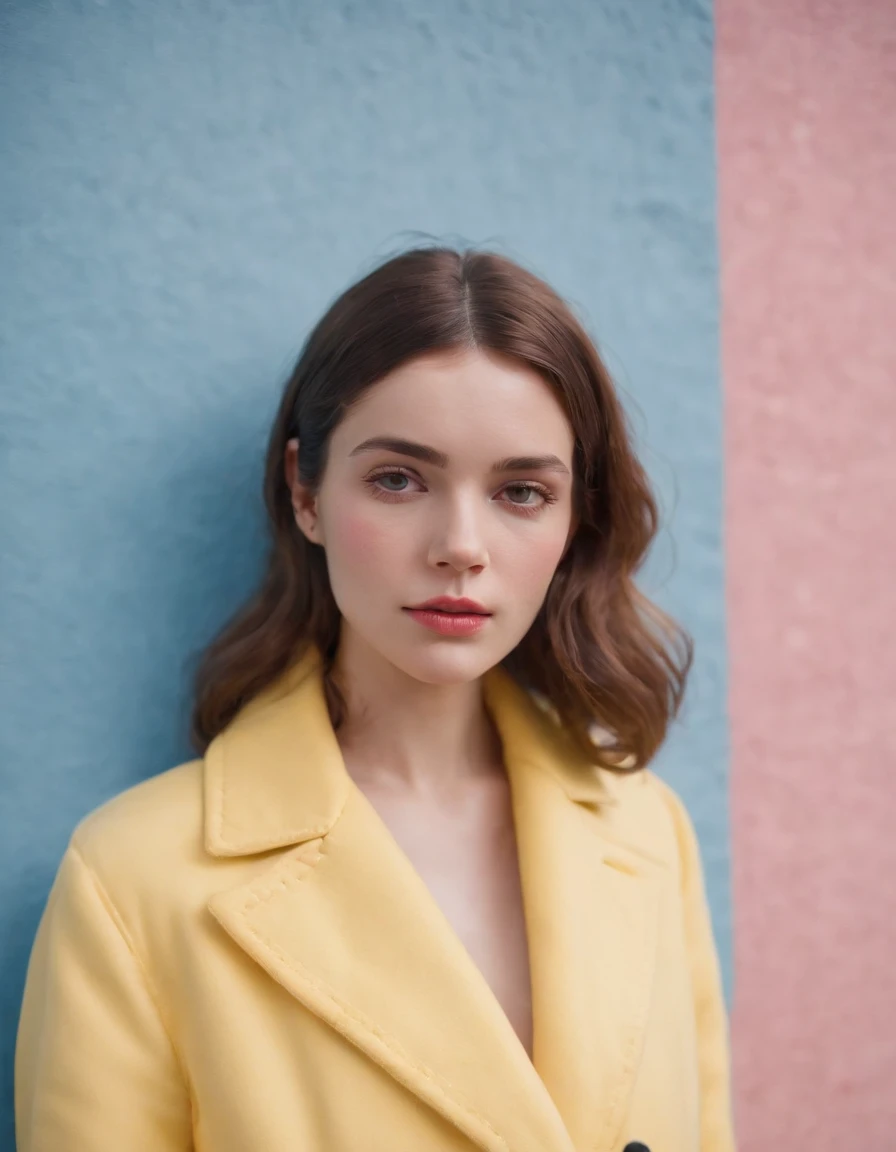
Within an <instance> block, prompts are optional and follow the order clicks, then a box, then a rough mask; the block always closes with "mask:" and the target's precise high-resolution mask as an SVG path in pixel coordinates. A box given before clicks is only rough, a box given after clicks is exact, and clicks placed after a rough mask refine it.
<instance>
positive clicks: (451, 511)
mask: <svg viewBox="0 0 896 1152" xmlns="http://www.w3.org/2000/svg"><path fill="white" fill-rule="evenodd" d="M484 518H485V512H484V510H483V509H482V508H481V506H480V505H479V502H478V501H477V500H476V498H475V496H473V495H472V494H471V495H469V496H466V497H465V496H463V495H460V494H459V495H456V496H454V497H453V498H452V499H451V501H450V502H449V503H448V504H447V505H446V507H445V508H444V509H443V510H442V511H441V512H439V513H435V514H434V520H433V528H432V534H431V537H430V544H429V557H428V559H429V563H430V564H432V565H433V566H435V567H444V566H445V565H447V566H448V567H450V568H454V569H455V570H456V571H458V572H463V571H466V570H467V569H468V568H484V567H485V566H486V565H487V564H488V548H487V546H486V542H485V526H484V522H483V521H484Z"/></svg>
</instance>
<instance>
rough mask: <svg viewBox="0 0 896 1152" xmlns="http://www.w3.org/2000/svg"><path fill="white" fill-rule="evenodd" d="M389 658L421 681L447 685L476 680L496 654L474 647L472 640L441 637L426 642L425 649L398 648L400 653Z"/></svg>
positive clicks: (490, 663)
mask: <svg viewBox="0 0 896 1152" xmlns="http://www.w3.org/2000/svg"><path fill="white" fill-rule="evenodd" d="M391 659H392V663H393V664H394V665H395V666H396V667H397V668H400V669H401V670H402V671H403V672H404V673H405V674H406V675H408V676H411V677H413V678H414V679H415V680H419V681H420V682H421V683H422V684H433V685H436V684H438V685H448V684H468V683H470V681H472V680H478V679H479V677H480V676H482V675H484V673H486V672H487V671H488V670H489V669H490V668H491V667H492V666H493V665H494V664H496V663H497V662H498V659H500V657H498V658H493V656H492V653H491V652H490V651H486V650H485V648H484V646H480V647H479V648H478V650H477V648H476V646H475V643H472V644H471V643H469V642H468V641H467V642H461V643H458V642H457V641H448V642H447V643H446V642H444V641H443V642H442V643H436V644H430V645H429V647H428V649H422V650H421V649H418V650H417V651H415V652H402V653H401V654H400V656H399V654H398V653H396V657H395V658H391Z"/></svg>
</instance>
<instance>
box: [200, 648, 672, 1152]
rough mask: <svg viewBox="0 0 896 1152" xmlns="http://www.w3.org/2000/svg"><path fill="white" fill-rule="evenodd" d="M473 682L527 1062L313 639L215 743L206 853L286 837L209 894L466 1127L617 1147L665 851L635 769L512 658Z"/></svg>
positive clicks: (296, 989) (354, 1034)
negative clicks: (569, 725)
mask: <svg viewBox="0 0 896 1152" xmlns="http://www.w3.org/2000/svg"><path fill="white" fill-rule="evenodd" d="M483 687H484V693H485V701H486V706H487V707H488V709H489V711H490V713H491V715H492V717H493V719H494V722H495V725H496V728H497V730H498V733H499V736H500V738H501V742H502V747H503V754H504V761H505V765H506V768H507V772H508V777H509V779H510V783H511V791H512V802H513V809H514V820H515V825H516V835H517V843H518V850H519V860H520V875H521V881H522V888H523V899H524V905H525V915H526V924H527V934H528V938H529V961H530V970H531V978H532V1003H533V1018H534V1029H535V1037H534V1053H533V1059H532V1060H531V1061H530V1060H529V1058H528V1056H527V1054H526V1052H525V1050H524V1049H523V1047H522V1045H521V1044H520V1043H519V1040H518V1038H517V1036H516V1033H515V1032H514V1031H513V1029H512V1027H511V1026H510V1023H509V1021H508V1020H507V1018H506V1016H504V1014H503V1012H502V1011H501V1008H500V1006H499V1004H498V1002H497V1000H496V998H495V997H494V995H493V993H492V992H491V989H490V988H489V987H488V985H487V983H486V981H485V979H484V977H483V976H482V974H481V973H480V972H479V970H478V969H477V968H476V966H475V964H474V963H473V960H472V958H471V957H470V956H469V954H468V953H467V952H466V949H465V948H464V947H463V945H462V943H461V942H460V940H459V938H458V937H457V936H456V934H455V933H454V931H453V929H452V928H451V926H450V924H449V923H448V921H447V920H446V918H445V917H444V915H443V914H442V913H441V911H440V909H439V908H438V906H437V905H436V902H435V900H434V899H433V898H432V896H431V895H430V893H429V892H428V890H427V889H426V887H425V885H424V884H423V881H422V879H421V878H420V876H419V875H418V874H417V872H416V871H415V869H414V868H413V867H412V865H411V863H410V861H409V860H408V859H407V857H406V856H405V855H404V853H403V852H402V851H401V849H400V847H399V846H398V845H397V843H396V842H395V841H394V840H393V838H392V837H391V836H390V834H389V832H388V830H387V829H386V827H385V825H384V824H383V822H382V821H381V820H380V819H379V817H378V815H377V813H376V812H375V810H374V809H373V807H372V805H371V804H370V803H369V802H368V801H367V799H366V797H365V796H364V795H363V793H362V792H361V791H360V790H359V789H358V788H357V787H356V786H355V785H354V782H353V781H352V780H351V778H350V777H349V775H348V773H347V771H346V769H345V765H344V762H343V759H342V756H341V752H340V749H339V745H338V743H337V741H336V736H335V733H334V731H333V728H332V725H331V724H330V721H329V716H328V713H327V709H326V702H325V697H324V692H323V680H322V676H321V668H320V658H319V654H318V653H317V652H316V651H314V650H312V651H310V652H309V653H308V654H306V656H305V657H304V659H302V660H301V661H299V663H298V664H297V665H296V666H295V667H294V668H292V669H291V670H290V671H289V672H288V673H286V674H285V675H284V676H283V677H282V678H281V680H280V681H278V683H277V684H276V685H274V686H273V687H272V688H271V689H269V690H268V691H267V692H265V693H264V694H263V696H260V697H258V698H256V700H254V701H253V702H252V703H251V704H250V705H248V706H246V707H245V708H244V709H243V710H242V711H241V712H240V713H239V715H238V716H237V718H236V719H235V720H234V722H233V723H232V724H231V725H230V726H229V727H228V728H227V729H226V730H225V731H224V732H222V733H221V734H220V735H219V736H218V737H217V738H216V739H215V741H214V742H213V743H212V744H211V745H210V747H209V749H208V752H207V754H206V761H205V790H206V792H205V797H206V830H205V838H206V846H207V849H208V851H209V852H210V853H212V854H213V855H216V856H240V855H242V856H248V855H253V854H258V853H268V852H270V851H271V850H273V849H278V848H279V849H283V851H281V852H279V853H277V854H276V855H275V856H274V858H273V860H271V858H270V857H265V858H263V859H261V860H260V861H259V865H258V869H257V870H255V871H253V873H252V878H251V879H250V880H249V882H248V883H246V882H245V881H243V882H241V883H240V884H239V885H238V886H237V887H235V888H230V889H228V890H225V891H222V892H219V893H217V894H216V895H215V896H213V897H212V899H211V900H210V902H209V908H210V910H211V912H212V914H213V915H214V916H215V917H216V919H217V920H218V921H219V923H220V924H221V925H222V926H223V927H224V928H225V929H226V931H227V932H228V933H229V934H230V935H231V937H232V938H233V939H234V941H235V942H236V943H237V944H238V945H240V946H241V947H242V948H243V949H244V950H245V951H246V952H247V953H248V954H249V955H250V956H252V957H253V959H254V960H255V961H256V962H257V963H258V964H259V965H260V966H261V967H262V968H264V969H265V970H266V971H267V972H268V973H269V975H270V976H272V977H273V978H274V979H275V980H277V981H278V982H279V983H280V984H282V985H283V987H285V988H286V989H287V990H288V991H289V992H291V994H292V995H293V996H295V997H296V999H298V1000H299V1001H300V1002H301V1003H303V1004H304V1005H305V1007H306V1008H308V1009H310V1010H311V1011H313V1012H315V1013H316V1014H317V1015H318V1016H320V1017H321V1018H322V1019H323V1020H325V1021H327V1022H328V1023H329V1024H330V1025H331V1026H332V1027H333V1028H335V1029H336V1030H337V1031H339V1032H341V1033H342V1034H343V1035H344V1036H345V1037H346V1039H347V1040H349V1041H350V1042H351V1043H352V1044H354V1045H355V1046H357V1047H358V1048H359V1049H361V1050H362V1051H363V1052H365V1053H366V1054H367V1055H368V1056H369V1057H370V1058H371V1059H372V1060H374V1061H375V1062H376V1063H378V1064H379V1065H380V1066H381V1067H382V1068H384V1069H385V1070H386V1071H388V1072H389V1073H390V1074H391V1075H392V1076H393V1077H394V1078H395V1079H396V1080H397V1081H399V1082H400V1083H402V1084H403V1085H404V1086H405V1087H406V1088H408V1089H410V1090H411V1091H412V1092H414V1093H416V1094H417V1095H418V1096H419V1097H420V1098H421V1099H422V1100H424V1101H426V1103H427V1104H429V1106H430V1107H432V1108H433V1109H435V1110H436V1111H437V1112H439V1113H440V1114H441V1115H442V1116H443V1117H444V1118H445V1119H447V1120H448V1121H449V1122H451V1123H453V1124H454V1125H455V1126H456V1127H457V1128H459V1129H460V1130H461V1131H462V1132H464V1133H465V1135H466V1136H467V1137H468V1139H469V1140H471V1141H472V1143H473V1144H474V1145H475V1146H476V1147H478V1148H480V1149H483V1150H485V1152H507V1150H508V1149H512V1150H513V1152H575V1150H576V1149H579V1148H581V1149H584V1148H597V1147H612V1146H614V1140H615V1139H616V1137H617V1136H618V1133H619V1131H620V1129H621V1125H622V1123H623V1120H624V1116H625V1110H626V1108H627V1104H628V1100H629V1097H630V1094H631V1090H632V1087H633V1084H634V1079H635V1073H636V1068H637V1063H638V1059H639V1055H640V1051H641V1044H642V1042H643V1036H644V1032H645V1028H646V1019H647V1011H648V1005H649V1002H650V991H651V986H652V980H653V966H654V962H655V951H656V940H657V935H656V933H657V924H658V920H659V907H660V899H661V893H662V889H663V877H662V874H663V873H664V871H665V869H664V868H663V864H664V863H665V861H664V859H663V858H662V853H661V852H660V853H659V854H658V852H657V849H656V848H655V847H654V845H655V844H657V843H661V842H662V840H663V831H662V828H661V827H660V824H659V818H658V817H657V815H656V813H655V812H654V811H653V809H652V808H651V803H650V799H649V797H650V795H652V790H650V789H648V788H646V787H644V786H643V785H644V777H643V774H639V776H638V777H632V778H619V777H612V776H611V775H610V774H607V773H602V772H600V771H599V770H596V769H594V768H593V767H591V766H590V765H589V764H588V763H587V762H586V761H585V759H584V757H583V756H582V755H581V754H580V753H578V752H576V751H575V749H574V748H573V747H571V746H570V745H569V743H568V741H567V740H566V738H565V737H564V736H563V734H562V731H561V730H560V728H559V727H558V726H557V724H556V723H555V722H554V721H553V720H552V719H551V718H550V716H549V714H548V713H547V712H546V711H545V710H543V709H541V708H539V707H538V706H537V705H536V704H535V703H534V701H533V699H532V697H531V696H530V695H529V694H528V693H527V692H525V691H524V690H523V689H522V688H520V687H519V686H518V685H517V684H516V682H515V681H514V680H513V679H512V678H511V677H510V676H509V674H508V673H506V672H505V671H504V670H503V669H501V668H496V669H492V670H491V672H489V673H488V674H487V676H486V678H485V681H484V685H483ZM623 799H625V802H622V801H623ZM243 875H245V874H243Z"/></svg>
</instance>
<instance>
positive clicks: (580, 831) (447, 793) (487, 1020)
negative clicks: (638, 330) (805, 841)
mask: <svg viewBox="0 0 896 1152" xmlns="http://www.w3.org/2000/svg"><path fill="white" fill-rule="evenodd" d="M265 497H266V502H267V509H268V513H269V516H270V521H271V527H272V531H273V548H272V552H271V557H270V563H269V567H268V571H267V575H266V576H265V578H264V581H263V584H262V587H261V589H260V590H259V592H258V594H257V595H256V596H255V598H254V599H253V600H252V601H251V603H250V604H249V605H248V606H247V607H246V608H245V609H244V610H243V611H242V612H241V613H240V614H239V616H238V617H237V618H236V619H235V620H234V621H232V622H231V624H230V625H229V626H228V627H227V629H226V630H225V631H224V633H223V634H222V635H221V636H220V638H219V639H218V640H217V641H216V642H215V644H214V645H213V646H212V647H211V649H210V650H209V652H208V653H207V654H206V657H205V659H204V662H203V663H202V665H201V667H200V671H199V675H198V680H197V694H196V703H195V710H194V715H193V735H194V740H195V743H196V747H197V751H198V752H199V754H200V755H199V758H197V759H195V760H193V761H191V762H189V763H187V764H183V765H181V766H179V767H176V768H174V769H172V770H171V771H169V772H166V773H163V774H162V775H160V776H158V777H156V778H155V779H151V780H148V781H146V782H144V783H142V784H140V785H138V786H137V787H135V788H132V789H130V790H129V791H127V792H125V793H123V794H122V795H120V796H118V797H117V798H115V799H114V800H112V801H111V802H109V803H108V804H106V805H104V806H103V807H102V808H100V809H99V810H98V811H96V812H94V813H93V814H91V815H90V816H89V817H87V819H86V820H84V821H83V822H82V823H81V825H80V826H79V827H78V829H77V830H76V831H75V833H74V835H73V838H72V841H71V844H70V846H69V848H68V851H67V852H66V855H65V858H64V859H63V861H62V864H61V866H60V869H59V873H58V876H57V878H56V881H55V884H54V887H53V890H52V894H51V896H50V899H49V903H48V906H47V910H46V912H45V914H44V917H43V920H42V922H41V926H40V929H39V932H38V936H37V940H36V943H35V946H34V950H33V954H32V957H31V963H30V968H29V974H28V982H27V987H26V992H25V1000H24V1006H23V1011H22V1017H21V1023H20V1030H19V1041H18V1048H17V1067H16V1077H17V1124H18V1137H19V1148H20V1152H51V1150H52V1152H62V1150H65V1152H81V1150H84V1152H87V1150H90V1152H107V1150H108V1152H111V1150H113V1149H115V1150H116V1152H121V1150H124V1149H127V1152H144V1150H145V1152H150V1150H152V1152H156V1150H158V1152H167V1150H175V1149H177V1150H186V1149H191V1148H195V1149H197V1150H201V1152H250V1150H251V1152H294V1150H296V1149H301V1150H302V1152H331V1150H332V1152H387V1150H389V1152H393V1150H394V1149H398V1148H401V1149H408V1150H413V1152H452V1150H456V1152H461V1150H468V1149H472V1148H479V1149H486V1150H489V1152H498V1150H499V1149H501V1150H512V1152H574V1150H581V1152H584V1150H585V1149H588V1150H589V1152H618V1150H620V1149H622V1148H623V1147H624V1146H629V1145H630V1146H631V1147H632V1148H638V1147H641V1146H647V1147H649V1148H651V1149H653V1152H696V1150H698V1149H699V1150H701V1152H726V1150H728V1149H731V1148H733V1137H732V1130H731V1120H730V1107H729V1094H728V1091H729V1090H728V1047H727V1023H726V1017H725V1010H724V1004H723V999H722V993H721V987H720V981H719V971H718V961H717V956H716V952H715V948H714V944H713V938H712V932H711V927H710V922H709V917H708V911H707V905H706V901H705V896H704V889H703V882H702V877H701V866H700V858H699V854H698V848H697V843H696V840H695V836H694V831H693V828H692V825H691V822H690V820H689V818H688V816H687V814H686V812H685V810H684V808H683V807H682V804H681V802H680V800H679V799H678V798H677V796H676V795H675V793H674V792H673V791H672V790H670V788H669V787H668V786H667V785H665V784H664V783H662V782H661V781H660V780H659V779H658V778H657V777H656V776H655V775H654V774H653V773H652V772H651V771H650V770H649V769H648V768H647V764H648V763H649V761H650V759H651V757H652V756H653V755H654V753H655V752H656V750H657V748H658V747H659V746H660V744H661V742H662V740H663V738H664V735H665V733H666V730H667V728H668V725H669V723H670V721H671V720H672V718H673V717H674V715H675V713H676V711H677V709H678V707H679V704H680V701H681V698H682V693H683V691H684V687H685V680H686V676H687V672H688V668H689V664H690V645H689V642H688V640H687V638H686V637H685V636H684V634H683V633H682V632H680V630H678V629H677V628H676V626H675V625H674V624H673V623H672V622H671V621H670V620H668V619H667V618H666V617H665V616H664V615H663V614H662V613H661V612H660V611H659V610H658V609H657V608H655V607H654V606H652V605H651V604H650V603H648V602H647V601H646V600H645V599H644V598H643V596H642V595H640V594H639V592H638V591H637V590H636V588H635V585H634V583H633V574H634V573H635V571H636V570H637V568H638V566H639V564H640V562H641V560H642V558H643V557H644V555H645V552H646V550H647V548H648V546H649V544H650V541H651V539H652V537H653V535H654V532H655V529H656V509H655V505H654V502H653V499H652V497H651V494H650V490H649V487H648V483H647V480H646V478H645V474H644V472H643V470H642V468H641V466H640V465H639V463H638V461H637V460H636V458H635V456H634V455H633V452H632V448H631V445H630V443H629V438H628V434H627V431H626V425H625V420H624V416H623V412H622V410H621V408H620V404H619V401H618V399H617V397H616V395H615V394H614V390H613V386H612V383H611V381H610V379H609V377H608V374H607V371H606V369H605V368H604V366H603V364H602V363H601V361H600V359H599V357H598V355H597V352H596V351H595V349H594V347H593V345H592V344H591V343H590V341H589V340H588V337H587V336H586V334H585V332H584V331H583V329H582V328H581V326H580V325H579V323H578V322H577V321H576V319H575V318H574V317H573V315H572V314H571V312H570V311H569V309H568V308H567V307H566V306H565V305H564V303H563V302H562V301H561V300H560V299H559V298H558V297H557V296H556V295H555V293H554V292H553V291H552V290H551V289H550V288H549V287H548V286H547V285H545V284H544V283H543V282H542V281H540V280H539V279H537V278H536V277H534V276H533V275H531V274H529V273H528V272H526V271H524V270H523V269H522V268H520V267H518V266H517V265H515V264H514V263H512V262H510V261H508V260H506V259H504V258H501V257H499V256H496V255H492V254H488V253H475V252H466V253H458V252H454V251H451V250H449V249H444V248H425V249H417V250H413V251H410V252H406V253H405V254H403V255H401V256H399V257H397V258H395V259H393V260H390V261H389V262H387V263H385V264H384V265H382V266H381V267H380V268H378V269H377V270H375V271H374V272H372V273H371V274H370V275H368V276H366V277H365V278H364V279H363V280H361V281H360V282H359V283H358V284H356V285H355V286H354V287H352V288H350V289H349V290H348V291H347V292H346V293H345V294H344V295H343V296H342V297H341V298H340V299H338V300H337V301H336V302H335V304H333V306H332V307H331V308H330V310H329V311H328V312H327V314H326V315H325V316H324V318H323V319H322V320H321V321H320V323H319V324H318V325H317V327H316V328H315V330H314V331H313V333H312V334H311V336H310V338H309V340H308V342H307V344H306V346H305V348H304V350H303V352H302V354H301V357H300V359H299V361H298V364H297V366H296V368H295V371H294V373H293V375H292V377H291V379H290V381H289V383H288V385H287V388H286V391H285V394H284V396H283V400H282V403H281V405H280V409H279V412H278V414H277V417H276V421H275V424H274V428H273V432H272V435H271V439H270V447H269V452H268V460H267V474H266V478H265Z"/></svg>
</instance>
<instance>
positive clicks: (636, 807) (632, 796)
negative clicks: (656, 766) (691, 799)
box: [600, 768, 694, 871]
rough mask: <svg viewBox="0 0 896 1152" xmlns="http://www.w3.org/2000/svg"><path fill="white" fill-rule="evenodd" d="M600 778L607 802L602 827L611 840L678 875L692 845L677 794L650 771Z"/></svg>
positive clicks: (602, 773) (686, 817)
mask: <svg viewBox="0 0 896 1152" xmlns="http://www.w3.org/2000/svg"><path fill="white" fill-rule="evenodd" d="M600 778H601V784H602V786H603V788H604V791H605V793H606V795H607V800H608V803H607V808H606V811H605V814H604V824H605V826H606V828H607V829H608V833H609V835H610V837H611V838H612V839H618V840H619V841H621V842H624V843H626V844H628V845H631V846H633V847H635V848H637V850H638V851H639V852H640V853H641V854H642V855H645V856H648V857H650V858H652V859H653V860H655V861H656V862H658V863H662V864H666V865H670V866H672V867H673V868H674V869H675V870H676V871H678V870H679V869H680V866H681V864H682V861H683V859H684V858H685V857H686V856H687V855H689V854H690V852H691V850H692V845H693V842H694V831H693V825H692V823H691V819H690V816H689V814H688V811H687V808H686V806H685V804H684V801H683V800H682V798H681V796H680V795H679V793H678V791H677V790H676V789H675V788H674V787H673V786H672V785H671V784H669V783H668V782H667V781H666V780H663V779H662V778H661V777H660V776H658V775H657V774H656V773H655V772H654V771H653V770H652V769H650V768H643V769H639V770H637V771H634V772H627V773H626V772H621V773H620V772H610V771H608V770H606V769H602V770H600Z"/></svg>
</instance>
